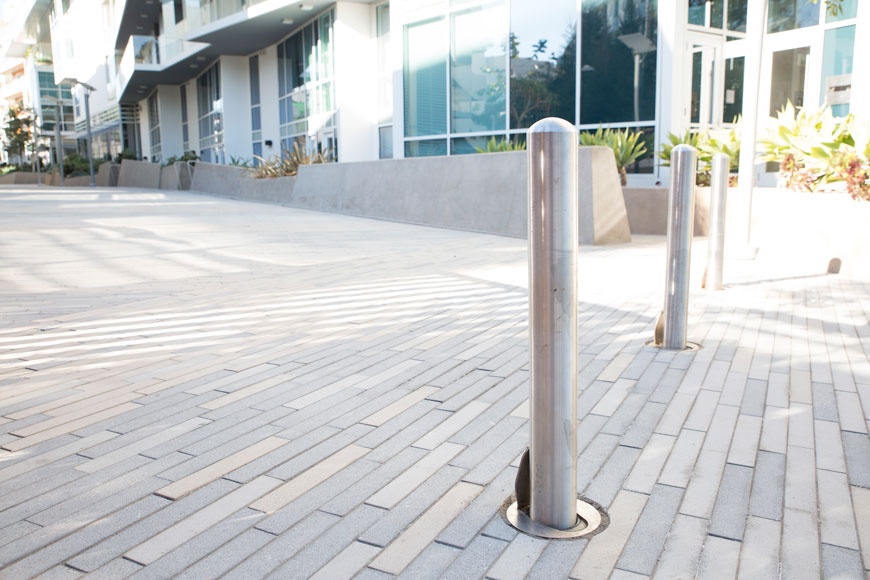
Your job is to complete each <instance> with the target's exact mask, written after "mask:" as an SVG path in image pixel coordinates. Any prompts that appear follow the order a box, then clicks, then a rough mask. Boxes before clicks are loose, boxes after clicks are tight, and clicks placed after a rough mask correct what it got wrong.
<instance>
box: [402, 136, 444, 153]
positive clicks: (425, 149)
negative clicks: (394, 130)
mask: <svg viewBox="0 0 870 580" xmlns="http://www.w3.org/2000/svg"><path fill="white" fill-rule="evenodd" d="M436 155H447V139H427V140H425V141H405V157H434V156H436Z"/></svg>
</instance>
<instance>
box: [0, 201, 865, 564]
mask: <svg viewBox="0 0 870 580" xmlns="http://www.w3.org/2000/svg"><path fill="white" fill-rule="evenodd" d="M0 208H2V213H0V225H2V227H0V256H2V261H0V313H2V320H0V578H12V579H19V578H30V577H39V578H60V577H62V578H74V577H78V576H82V575H85V574H88V575H89V576H88V577H89V578H91V577H92V578H126V577H134V578H137V579H138V578H157V577H160V578H169V577H177V578H197V579H199V578H215V577H221V576H223V577H226V578H259V577H266V576H269V577H273V578H307V577H314V578H320V579H330V580H331V579H337V578H350V577H356V578H365V579H375V578H386V577H389V576H392V575H397V576H399V577H401V578H436V577H446V578H478V577H484V576H485V577H488V578H499V579H510V578H548V579H552V578H565V577H571V578H577V579H583V580H594V579H599V578H600V579H607V578H610V579H612V580H628V579H632V580H639V579H643V578H647V577H654V578H660V579H672V578H694V577H697V578H740V579H758V578H762V579H765V578H780V577H781V578H819V577H822V576H824V577H826V578H846V579H856V580H857V579H861V578H864V577H865V576H867V577H870V575H868V572H867V570H868V567H870V439H868V434H867V429H868V418H870V362H868V352H870V326H868V313H870V292H868V290H870V283H868V278H867V277H865V278H863V279H862V277H861V276H851V277H849V276H826V275H824V267H823V266H822V267H820V266H819V264H817V263H813V262H810V261H809V260H804V259H803V257H802V256H789V255H788V253H787V251H785V250H783V251H780V252H777V251H776V248H773V249H770V248H762V252H761V253H760V254H759V257H758V259H757V260H755V261H737V260H728V261H727V262H726V283H728V282H730V283H731V284H730V286H729V287H728V288H727V289H726V290H725V291H723V292H717V293H710V292H704V291H702V290H700V289H699V288H697V286H698V281H699V280H700V272H701V270H702V268H703V261H704V255H705V254H704V249H705V243H704V241H703V240H700V239H699V240H698V241H697V242H696V244H695V250H694V252H695V263H694V265H693V287H694V288H695V290H694V291H693V294H692V301H691V309H690V310H691V312H690V319H689V334H690V337H689V338H690V340H693V341H695V342H698V343H700V344H701V345H702V348H701V350H700V351H698V352H696V353H679V354H676V353H673V352H668V351H660V350H657V349H654V348H651V347H647V346H644V343H645V342H646V341H647V340H649V339H650V338H651V337H652V327H653V323H654V321H655V318H656V316H657V314H658V311H659V310H660V308H661V302H662V286H663V265H664V243H663V239H662V238H654V237H653V238H638V239H636V240H635V242H634V243H633V244H631V245H626V246H618V247H609V248H588V247H584V248H582V252H581V262H580V272H581V275H580V280H581V282H580V300H581V304H580V313H581V315H580V316H581V333H580V353H579V356H580V364H581V368H582V370H581V371H580V389H581V393H580V398H579V404H580V413H581V421H580V425H579V449H580V451H581V455H580V461H579V469H578V482H579V488H580V489H581V490H582V492H583V494H584V495H586V496H587V497H590V498H592V499H594V500H596V501H597V502H599V503H601V504H602V505H604V506H605V507H606V508H607V509H608V511H609V514H610V517H611V521H612V523H611V525H610V527H609V528H608V530H607V531H605V532H604V533H602V534H601V535H599V536H597V537H595V538H593V539H592V540H590V541H546V540H541V539H538V538H533V537H528V536H525V535H522V534H517V533H516V532H515V531H514V530H513V529H511V528H510V527H508V526H507V525H506V524H505V523H504V522H503V521H502V520H501V518H500V517H499V515H498V508H499V505H500V504H501V503H502V501H503V500H504V499H505V498H506V497H507V496H508V495H510V493H511V492H512V487H513V480H514V477H515V474H516V465H517V462H518V457H519V455H520V453H521V452H522V450H523V449H524V448H525V446H526V445H527V442H528V429H527V427H528V426H527V421H528V381H527V374H528V373H527V363H528V352H527V345H526V340H527V335H526V318H527V303H526V300H527V297H526V276H527V274H526V264H525V259H526V243H525V241H524V240H516V239H510V238H504V237H497V236H490V235H483V234H474V233H468V232H457V231H450V230H442V229H434V228H425V227H418V226H411V225H405V224H395V223H389V222H381V221H374V220H365V219H357V218H350V217H344V216H336V215H329V214H323V213H315V212H306V211H299V210H292V209H288V208H282V207H277V206H270V205H262V204H252V203H243V202H236V201H230V200H223V199H217V198H213V197H208V196H200V195H195V194H183V193H176V192H172V193H168V192H157V191H148V190H123V189H120V190H97V191H94V190H90V189H84V188H83V189H66V190H58V189H50V188H39V189H37V188H20V187H5V188H2V189H0Z"/></svg>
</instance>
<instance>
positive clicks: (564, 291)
mask: <svg viewBox="0 0 870 580" xmlns="http://www.w3.org/2000/svg"><path fill="white" fill-rule="evenodd" d="M528 150H529V336H530V341H531V345H530V346H531V350H530V359H531V366H530V370H531V397H530V419H531V427H530V429H531V433H530V451H529V468H530V478H531V485H530V487H531V497H530V504H531V506H530V513H529V516H530V518H531V520H532V522H534V523H536V524H540V525H543V526H547V527H550V528H555V529H557V530H567V529H569V528H572V527H574V526H576V525H577V522H578V518H577V254H578V252H579V249H578V243H579V241H578V240H579V223H578V220H579V218H578V214H577V211H578V207H577V204H578V202H577V171H578V161H577V155H578V154H577V131H576V129H575V128H574V126H573V125H572V124H570V123H568V122H567V121H563V120H561V119H555V118H549V119H543V120H541V121H538V122H537V123H535V124H534V125H532V127H531V128H530V129H529V132H528Z"/></svg>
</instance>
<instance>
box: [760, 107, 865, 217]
mask: <svg viewBox="0 0 870 580" xmlns="http://www.w3.org/2000/svg"><path fill="white" fill-rule="evenodd" d="M759 143H760V145H761V149H762V152H763V155H762V157H761V159H762V160H763V161H774V162H778V163H779V164H780V176H781V177H782V179H783V181H784V182H785V186H786V187H787V188H788V189H791V190H793V191H815V190H818V189H828V185H829V184H832V183H835V182H843V183H844V184H845V188H846V191H847V192H848V193H849V194H850V195H851V196H852V197H853V198H855V199H865V200H870V179H868V175H870V127H868V125H867V124H861V123H858V122H857V120H856V119H855V117H854V116H853V115H848V116H847V117H846V118H845V119H843V120H837V119H835V118H834V115H833V113H832V112H831V110H830V109H829V108H827V107H823V108H822V109H819V110H818V111H810V110H807V109H796V108H795V107H794V106H793V105H792V104H791V102H788V103H786V105H785V107H783V109H782V110H781V111H780V112H779V113H778V114H777V116H776V119H771V123H770V126H769V127H768V130H767V133H766V134H765V136H764V137H762V138H761V139H760V141H759Z"/></svg>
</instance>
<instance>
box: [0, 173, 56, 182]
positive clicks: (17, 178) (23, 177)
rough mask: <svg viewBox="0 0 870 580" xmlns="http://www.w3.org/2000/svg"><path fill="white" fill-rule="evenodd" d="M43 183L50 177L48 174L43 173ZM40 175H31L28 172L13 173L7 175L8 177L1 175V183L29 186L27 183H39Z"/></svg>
mask: <svg viewBox="0 0 870 580" xmlns="http://www.w3.org/2000/svg"><path fill="white" fill-rule="evenodd" d="M41 176H42V182H43V183H44V182H45V180H46V178H47V177H48V174H47V173H42V174H41ZM39 180H40V174H38V173H30V172H27V171H13V172H12V173H7V174H6V175H0V183H3V184H27V183H39Z"/></svg>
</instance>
